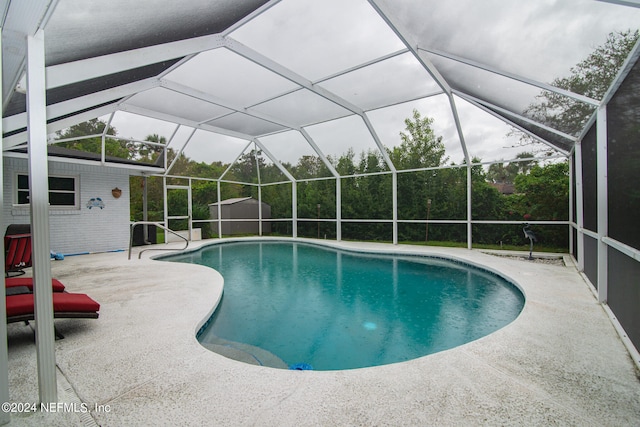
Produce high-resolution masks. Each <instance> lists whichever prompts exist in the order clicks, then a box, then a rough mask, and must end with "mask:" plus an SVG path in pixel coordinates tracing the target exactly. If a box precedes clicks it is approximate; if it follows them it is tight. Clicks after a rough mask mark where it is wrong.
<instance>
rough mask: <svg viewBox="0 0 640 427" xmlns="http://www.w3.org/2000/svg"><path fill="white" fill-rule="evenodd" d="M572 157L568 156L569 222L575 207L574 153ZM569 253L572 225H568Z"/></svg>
mask: <svg viewBox="0 0 640 427" xmlns="http://www.w3.org/2000/svg"><path fill="white" fill-rule="evenodd" d="M572 157H573V161H572V159H571V157H569V212H568V215H569V216H568V218H569V223H571V222H572V221H573V212H574V209H575V207H574V206H573V194H574V190H573V187H574V185H575V182H574V180H573V175H574V166H573V164H574V163H575V155H573V156H572ZM569 253H570V254H572V253H573V226H572V225H569Z"/></svg>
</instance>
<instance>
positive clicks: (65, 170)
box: [0, 158, 130, 254]
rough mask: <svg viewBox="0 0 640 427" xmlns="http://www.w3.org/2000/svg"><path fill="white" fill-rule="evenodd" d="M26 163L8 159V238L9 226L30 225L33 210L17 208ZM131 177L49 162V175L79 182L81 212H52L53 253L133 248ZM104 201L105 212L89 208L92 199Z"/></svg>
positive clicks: (120, 172) (5, 213) (110, 170)
mask: <svg viewBox="0 0 640 427" xmlns="http://www.w3.org/2000/svg"><path fill="white" fill-rule="evenodd" d="M27 171H28V164H27V160H26V159H21V158H5V159H4V181H3V182H4V186H3V191H4V206H3V207H2V218H1V222H0V225H1V226H2V228H1V234H2V235H4V232H5V230H6V229H7V226H8V225H9V224H24V223H29V209H24V208H15V207H14V206H13V203H15V185H16V184H15V182H14V181H15V180H16V173H27ZM129 173H130V171H129V170H127V169H118V168H108V167H101V166H89V165H79V164H70V163H59V162H49V175H67V176H75V177H78V178H79V186H80V209H76V210H58V209H55V208H50V210H49V227H50V237H51V249H52V250H53V251H55V252H58V253H63V254H75V253H83V252H99V251H110V250H116V249H127V248H128V245H129V221H130V213H129ZM116 187H118V188H119V189H121V190H122V196H120V198H119V199H115V198H114V197H113V196H112V194H111V190H112V189H113V188H116ZM95 197H100V198H101V199H102V200H103V202H104V209H99V208H96V207H94V208H92V209H89V208H87V202H88V201H89V200H90V199H91V198H95Z"/></svg>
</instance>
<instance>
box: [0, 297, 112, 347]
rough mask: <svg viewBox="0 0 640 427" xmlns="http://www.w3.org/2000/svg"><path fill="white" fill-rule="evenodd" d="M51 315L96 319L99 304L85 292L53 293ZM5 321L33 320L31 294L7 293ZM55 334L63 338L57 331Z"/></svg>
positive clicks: (59, 317)
mask: <svg viewBox="0 0 640 427" xmlns="http://www.w3.org/2000/svg"><path fill="white" fill-rule="evenodd" d="M52 296H53V317H54V318H56V319H97V318H98V311H100V304H99V303H97V302H96V301H94V300H93V299H91V298H90V297H89V296H88V295H86V294H75V293H69V292H54V293H53V295H52ZM6 301H7V323H13V322H28V321H29V320H34V304H33V294H32V293H25V294H18V295H8V296H7V297H6ZM55 332H56V336H57V337H58V338H64V337H63V336H62V334H60V333H59V332H58V331H55Z"/></svg>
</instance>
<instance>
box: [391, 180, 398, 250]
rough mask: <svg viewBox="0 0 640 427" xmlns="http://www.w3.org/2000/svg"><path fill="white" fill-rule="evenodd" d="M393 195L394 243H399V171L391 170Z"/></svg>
mask: <svg viewBox="0 0 640 427" xmlns="http://www.w3.org/2000/svg"><path fill="white" fill-rule="evenodd" d="M391 197H393V244H394V245H397V244H398V172H396V170H395V169H393V170H392V171H391Z"/></svg>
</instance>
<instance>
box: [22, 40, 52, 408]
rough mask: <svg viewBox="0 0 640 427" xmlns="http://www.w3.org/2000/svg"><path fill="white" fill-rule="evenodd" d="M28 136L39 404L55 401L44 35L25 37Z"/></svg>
mask: <svg viewBox="0 0 640 427" xmlns="http://www.w3.org/2000/svg"><path fill="white" fill-rule="evenodd" d="M27 133H28V147H29V201H30V209H31V234H32V251H33V255H32V257H33V281H34V286H33V294H34V297H33V299H34V308H35V313H34V318H35V324H36V356H37V366H38V389H39V397H40V402H41V403H53V402H57V400H58V389H57V383H56V360H55V348H54V340H55V336H54V330H53V297H52V288H51V262H50V258H51V255H50V244H49V168H48V161H47V113H46V85H45V64H44V32H43V31H42V30H40V31H38V32H37V33H36V34H35V35H34V36H28V37H27Z"/></svg>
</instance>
